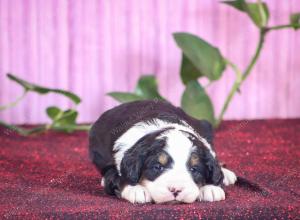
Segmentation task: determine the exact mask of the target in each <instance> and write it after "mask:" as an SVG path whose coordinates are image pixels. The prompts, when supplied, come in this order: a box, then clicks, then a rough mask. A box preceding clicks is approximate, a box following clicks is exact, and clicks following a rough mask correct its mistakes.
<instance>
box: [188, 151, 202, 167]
mask: <svg viewBox="0 0 300 220" xmlns="http://www.w3.org/2000/svg"><path fill="white" fill-rule="evenodd" d="M199 163H200V158H199V157H198V156H197V155H196V154H194V153H192V154H191V158H190V164H191V166H195V165H198V164H199Z"/></svg>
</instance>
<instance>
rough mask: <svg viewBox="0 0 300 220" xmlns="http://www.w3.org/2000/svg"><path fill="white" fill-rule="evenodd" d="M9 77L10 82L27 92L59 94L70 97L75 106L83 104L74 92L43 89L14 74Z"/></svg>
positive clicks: (8, 75)
mask: <svg viewBox="0 0 300 220" xmlns="http://www.w3.org/2000/svg"><path fill="white" fill-rule="evenodd" d="M7 77H8V78H9V79H10V80H12V81H14V82H16V83H18V84H19V85H21V86H22V87H23V88H24V89H25V90H26V91H32V92H37V93H39V94H47V93H49V92H52V93H57V94H61V95H64V96H66V97H68V98H69V99H71V100H72V101H73V102H74V103H75V104H79V103H80V102H81V100H80V98H79V97H78V96H77V95H75V94H74V93H72V92H68V91H65V90H61V89H51V88H46V87H42V86H39V85H36V84H33V83H29V82H27V81H25V80H23V79H20V78H18V77H16V76H14V75H12V74H7Z"/></svg>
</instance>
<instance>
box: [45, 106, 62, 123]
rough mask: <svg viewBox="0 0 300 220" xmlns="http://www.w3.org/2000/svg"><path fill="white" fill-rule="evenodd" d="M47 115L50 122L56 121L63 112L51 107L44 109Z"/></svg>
mask: <svg viewBox="0 0 300 220" xmlns="http://www.w3.org/2000/svg"><path fill="white" fill-rule="evenodd" d="M46 112H47V115H48V116H49V118H51V119H52V120H56V119H58V118H59V117H60V114H63V111H62V110H60V109H59V108H58V107H55V106H51V107H48V108H47V109H46Z"/></svg>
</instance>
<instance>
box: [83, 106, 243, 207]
mask: <svg viewBox="0 0 300 220" xmlns="http://www.w3.org/2000/svg"><path fill="white" fill-rule="evenodd" d="M212 141H213V130H212V127H211V125H210V124H209V123H208V122H206V121H199V120H196V119H194V118H192V117H190V116H188V115H187V114H186V113H185V112H184V111H183V110H182V109H180V108H177V107H174V106H173V105H171V104H169V103H167V102H163V101H157V100H153V101H150V100H147V101H136V102H131V103H126V104H122V105H119V106H117V107H115V108H113V109H111V110H108V111H106V112H105V113H104V114H102V115H101V117H100V118H99V119H98V120H97V121H96V122H95V123H94V125H93V126H92V129H91V131H90V136H89V150H90V157H91V159H92V162H93V163H94V164H95V165H96V167H97V169H98V170H99V172H100V173H101V175H102V177H103V178H102V185H103V187H104V189H105V192H106V193H108V194H110V195H116V196H118V197H120V198H123V199H126V200H128V201H130V202H131V203H147V202H155V203H165V202H171V203H173V202H182V203H192V202H194V201H196V200H198V201H210V202H212V201H220V200H224V199H225V192H224V190H223V188H222V187H223V185H225V186H226V185H229V184H234V183H235V181H236V180H237V177H236V175H235V174H234V173H233V172H232V171H230V170H228V169H226V168H223V167H221V166H220V164H219V162H218V159H217V157H216V152H215V151H214V148H213V143H212Z"/></svg>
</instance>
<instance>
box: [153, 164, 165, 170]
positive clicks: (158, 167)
mask: <svg viewBox="0 0 300 220" xmlns="http://www.w3.org/2000/svg"><path fill="white" fill-rule="evenodd" d="M152 169H153V170H155V171H163V170H164V169H165V168H164V167H163V166H162V165H161V164H159V163H157V164H154V165H153V167H152Z"/></svg>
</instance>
